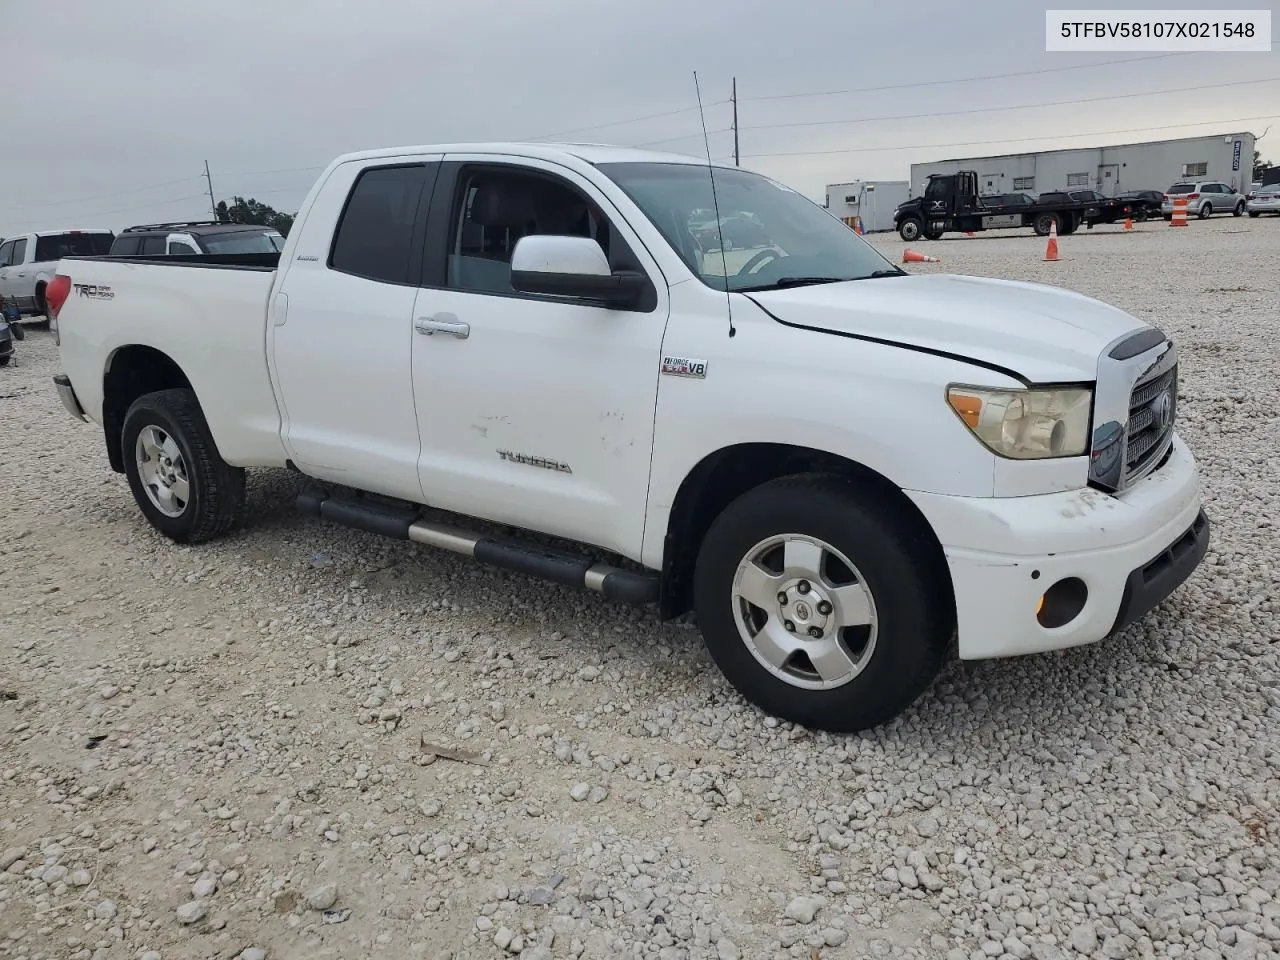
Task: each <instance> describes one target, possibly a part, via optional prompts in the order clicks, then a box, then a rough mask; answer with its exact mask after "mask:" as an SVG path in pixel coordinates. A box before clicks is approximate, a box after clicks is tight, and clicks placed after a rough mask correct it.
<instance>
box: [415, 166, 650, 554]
mask: <svg viewBox="0 0 1280 960" xmlns="http://www.w3.org/2000/svg"><path fill="white" fill-rule="evenodd" d="M448 159H449V162H448V163H446V164H445V167H444V170H443V172H442V174H441V177H440V185H439V186H438V187H437V190H436V199H435V203H434V204H433V207H432V214H431V227H430V231H429V238H430V239H429V241H428V244H427V261H426V265H425V269H424V282H423V289H422V290H421V292H420V293H419V294H418V302H417V306H416V307H415V309H414V317H415V327H416V332H415V334H414V336H413V395H414V399H415V402H416V403H417V408H418V422H419V425H420V428H421V431H422V443H423V448H422V459H421V462H420V474H421V481H422V489H423V494H424V496H425V497H426V501H427V502H428V503H429V504H431V505H433V506H438V507H441V508H444V509H446V510H451V511H455V512H458V513H462V514H468V515H472V516H481V517H485V518H487V519H490V520H494V521H497V522H500V523H509V524H512V525H516V526H520V527H525V528H529V529H533V530H539V531H542V532H545V533H549V534H553V535H557V536H561V537H567V538H570V539H574V540H579V541H585V542H587V543H591V544H594V545H597V546H601V547H604V548H605V549H610V550H616V551H618V552H620V553H625V554H630V555H637V554H638V552H639V549H640V544H641V542H642V539H643V533H644V511H645V502H646V497H647V492H648V483H649V467H650V458H651V455H652V448H653V421H654V412H655V409H656V404H657V392H658V376H659V369H660V361H661V350H662V337H663V334H664V331H665V329H666V322H667V315H668V311H669V305H668V297H667V286H666V281H665V280H664V278H663V276H662V274H661V272H660V271H659V269H658V266H657V263H656V262H655V261H654V260H653V259H652V258H651V257H650V256H649V254H648V251H647V250H645V249H644V246H643V245H642V244H641V242H640V239H639V237H638V236H636V235H635V234H634V233H633V232H632V230H631V228H630V225H629V224H628V223H627V222H626V220H625V219H624V218H623V217H622V216H621V214H619V213H618V211H617V209H616V208H615V207H614V206H613V204H612V203H611V202H610V201H609V200H608V198H607V197H605V196H604V194H603V193H601V192H600V191H599V190H598V189H597V188H596V187H595V185H594V184H592V183H591V182H590V181H589V180H587V179H586V178H584V177H582V176H581V175H579V174H578V173H577V172H575V171H573V170H570V169H568V168H566V167H562V166H560V165H558V164H554V163H550V162H545V161H538V160H533V159H528V160H521V161H520V162H518V163H517V162H513V161H512V160H511V158H509V157H486V156H482V155H474V156H466V157H462V156H459V157H456V158H455V157H450V158H448ZM455 160H456V162H454V161H455ZM532 232H536V233H540V234H573V235H577V236H590V237H594V238H596V240H597V242H600V243H601V246H602V247H603V248H604V249H605V250H606V253H607V255H608V257H609V260H610V263H611V265H612V266H613V268H614V269H619V268H621V267H627V268H631V269H637V270H640V271H642V272H644V273H645V274H646V275H647V276H648V278H649V280H650V285H651V289H650V291H649V293H648V294H647V295H646V297H647V300H646V301H645V302H642V303H641V304H640V305H638V306H637V307H636V308H634V309H607V308H605V307H601V306H597V305H595V304H592V303H589V302H586V301H577V300H572V299H570V298H567V297H563V298H558V297H549V296H533V295H528V294H523V293H519V292H517V291H515V290H513V289H512V287H511V283H510V260H511V252H512V250H513V249H514V247H515V244H516V242H518V240H519V239H520V237H521V236H523V235H526V234H528V233H532Z"/></svg>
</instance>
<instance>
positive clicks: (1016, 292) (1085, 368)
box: [748, 274, 1149, 383]
mask: <svg viewBox="0 0 1280 960" xmlns="http://www.w3.org/2000/svg"><path fill="white" fill-rule="evenodd" d="M748 296H750V297H751V299H753V300H754V301H755V302H756V303H757V304H758V305H759V306H762V307H763V308H764V309H765V310H767V311H768V312H769V313H771V314H772V315H773V316H774V318H775V319H777V320H779V321H781V322H782V323H785V324H789V325H793V326H799V327H806V328H808V329H812V330H820V331H824V332H827V333H835V334H843V335H846V336H855V337H868V338H874V339H876V340H882V341H888V342H891V343H897V344H901V345H903V346H905V347H915V348H919V349H923V350H928V351H934V352H942V353H948V354H953V355H955V356H957V357H962V358H965V359H969V360H974V361H978V362H980V363H982V364H987V365H995V366H998V367H1003V368H1005V369H1008V370H1012V371H1014V372H1015V373H1017V374H1019V375H1021V376H1022V377H1023V378H1025V379H1026V380H1028V381H1031V382H1032V383H1054V382H1059V383H1066V382H1078V381H1085V380H1093V379H1095V377H1096V376H1097V372H1098V357H1099V356H1100V355H1101V353H1102V348H1103V347H1105V346H1106V345H1107V344H1108V343H1110V342H1111V341H1113V340H1115V339H1116V338H1117V337H1120V336H1121V335H1123V334H1126V333H1131V332H1133V331H1135V330H1139V329H1142V328H1144V327H1147V326H1149V324H1146V323H1144V322H1143V321H1141V320H1139V319H1137V318H1136V317H1134V316H1132V315H1130V314H1128V313H1125V312H1124V311H1123V310H1120V309H1117V308H1116V307H1112V306H1109V305H1108V304H1105V303H1102V302H1101V301H1099V300H1094V299H1093V298H1091V297H1086V296H1084V295H1083V294H1079V293H1074V292H1072V291H1070V290H1063V289H1060V288H1058V287H1051V286H1045V285H1043V284H1036V283H1024V282H1021V281H1014V280H992V279H987V278H985V277H967V276H953V275H945V274H944V275H937V274H935V275H932V276H905V277H886V278H883V279H878V280H854V281H850V282H846V283H826V284H820V285H815V286H809V287H793V288H791V289H784V290H767V291H757V292H754V293H751V294H749V295H748Z"/></svg>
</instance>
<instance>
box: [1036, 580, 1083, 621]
mask: <svg viewBox="0 0 1280 960" xmlns="http://www.w3.org/2000/svg"><path fill="white" fill-rule="evenodd" d="M1088 599H1089V588H1088V587H1086V586H1085V585H1084V581H1083V580H1081V579H1080V578H1079V577H1067V578H1065V579H1063V580H1059V581H1058V582H1057V583H1055V584H1054V585H1053V586H1051V587H1050V588H1049V589H1048V590H1046V591H1045V592H1044V594H1043V595H1042V596H1041V597H1040V600H1039V602H1038V603H1037V604H1036V620H1037V621H1039V623H1040V626H1042V627H1045V628H1046V629H1049V630H1053V629H1055V628H1057V627H1065V626H1066V625H1067V624H1068V623H1070V622H1071V621H1072V620H1074V619H1075V618H1076V617H1077V616H1079V615H1080V611H1081V610H1083V609H1084V605H1085V602H1086V601H1087V600H1088Z"/></svg>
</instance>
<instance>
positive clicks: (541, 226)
mask: <svg viewBox="0 0 1280 960" xmlns="http://www.w3.org/2000/svg"><path fill="white" fill-rule="evenodd" d="M460 183H461V189H460V191H459V194H458V200H457V211H458V212H457V219H456V220H455V222H454V224H453V232H452V234H451V236H450V247H449V262H448V273H447V279H446V283H447V284H448V286H450V287H453V288H455V289H458V290H472V291H475V292H477V293H496V294H508V295H514V294H516V293H517V291H516V290H515V289H514V288H513V287H512V286H511V266H510V265H511V255H512V253H513V252H514V251H515V248H516V243H517V242H519V240H520V238H521V237H526V236H532V235H535V234H541V235H551V236H557V235H558V236H574V237H589V238H591V239H593V240H595V241H596V243H598V244H599V245H600V248H601V250H602V251H603V253H604V255H605V256H606V257H609V256H610V253H611V252H614V253H616V254H618V255H622V256H624V257H625V254H624V253H623V251H622V249H621V248H622V246H623V242H622V240H621V238H620V237H618V236H617V234H616V233H615V232H614V230H613V226H612V225H611V224H610V222H609V219H608V217H606V216H605V214H604V213H603V212H602V211H601V210H600V209H599V208H598V207H596V205H595V204H594V203H592V202H591V201H590V200H589V199H588V198H587V197H586V196H584V195H583V194H582V193H581V192H580V191H579V190H578V189H577V188H576V187H573V186H572V185H570V184H569V183H567V182H565V181H563V180H561V179H560V178H558V177H552V176H550V175H543V174H539V173H532V172H528V171H523V170H509V169H501V168H485V169H479V170H476V171H474V172H472V173H471V174H469V175H468V176H465V177H464V178H463V179H462V180H461V181H460ZM614 248H617V249H616V250H615V249H614ZM611 262H617V256H615V257H614V258H613V259H612V260H611Z"/></svg>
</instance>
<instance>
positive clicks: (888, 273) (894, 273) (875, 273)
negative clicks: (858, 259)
mask: <svg viewBox="0 0 1280 960" xmlns="http://www.w3.org/2000/svg"><path fill="white" fill-rule="evenodd" d="M906 276H910V274H908V273H907V271H905V270H899V269H898V268H897V267H891V268H890V269H888V270H872V271H871V272H870V273H868V274H867V275H866V276H865V277H859V278H858V279H859V280H879V279H880V278H881V277H906Z"/></svg>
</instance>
